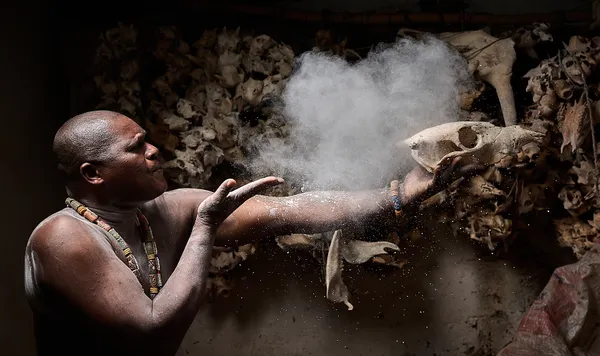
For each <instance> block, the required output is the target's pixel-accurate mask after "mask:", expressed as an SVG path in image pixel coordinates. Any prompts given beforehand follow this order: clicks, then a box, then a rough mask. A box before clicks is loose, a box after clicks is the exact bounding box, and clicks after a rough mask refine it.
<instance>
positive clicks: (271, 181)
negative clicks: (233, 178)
mask: <svg viewBox="0 0 600 356" xmlns="http://www.w3.org/2000/svg"><path fill="white" fill-rule="evenodd" d="M284 182H285V181H284V180H283V178H279V177H266V178H262V179H258V180H255V181H254V182H251V183H248V184H246V185H244V186H243V187H239V188H238V189H236V190H235V191H233V192H232V193H231V197H232V198H233V199H235V200H238V201H240V202H243V201H246V200H248V199H250V198H251V197H253V196H254V195H256V194H258V193H260V192H262V191H264V190H265V189H267V188H270V187H274V186H277V185H280V184H283V183H284Z"/></svg>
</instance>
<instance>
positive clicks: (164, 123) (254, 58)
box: [145, 28, 294, 188]
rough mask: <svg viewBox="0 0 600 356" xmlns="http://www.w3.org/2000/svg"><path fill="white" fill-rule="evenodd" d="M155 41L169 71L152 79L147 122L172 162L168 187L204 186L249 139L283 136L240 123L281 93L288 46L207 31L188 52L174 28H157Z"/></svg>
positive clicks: (264, 126)
mask: <svg viewBox="0 0 600 356" xmlns="http://www.w3.org/2000/svg"><path fill="white" fill-rule="evenodd" d="M159 37H160V38H159V39H158V42H157V44H156V49H155V51H154V55H155V57H156V58H157V59H158V60H160V61H161V62H162V63H164V64H165V65H166V72H165V73H164V74H163V75H161V76H159V77H158V78H156V79H155V80H154V83H153V88H154V89H155V91H156V94H157V95H156V96H155V97H154V98H152V100H151V101H150V103H149V107H148V110H147V113H146V117H145V120H146V121H145V123H146V127H148V129H149V132H150V136H151V138H153V140H154V141H155V142H157V143H158V144H159V145H161V146H162V147H163V149H164V150H165V151H168V152H170V153H171V154H172V156H173V159H172V160H170V161H169V162H167V163H166V165H165V169H166V172H167V174H169V176H170V178H171V180H172V181H174V182H175V183H177V184H178V185H180V186H184V187H192V188H200V187H206V186H207V183H208V182H209V179H210V178H211V175H212V172H213V169H212V168H213V167H215V166H217V165H219V164H221V163H222V162H224V161H226V162H231V163H236V162H240V161H242V160H243V159H244V157H245V155H246V154H247V151H248V150H249V149H250V147H251V146H252V144H253V142H252V140H261V142H262V141H264V140H269V138H271V137H282V136H284V135H283V133H282V132H280V131H281V125H272V122H270V121H268V120H266V121H264V120H261V121H259V123H258V125H257V126H252V127H251V126H250V125H243V123H242V121H241V120H240V117H239V116H240V113H241V112H243V111H244V110H249V109H250V108H252V107H259V106H261V105H262V104H263V103H264V102H265V101H267V100H269V99H270V98H271V97H273V96H276V95H278V94H280V93H281V91H282V89H283V86H284V85H285V81H286V79H287V78H288V77H289V75H290V74H291V71H292V65H293V60H294V52H293V51H292V49H291V48H290V47H289V46H287V45H284V44H279V43H277V42H275V41H274V40H273V39H272V38H270V37H269V36H267V35H260V36H256V37H252V36H243V37H242V36H240V31H239V29H237V30H235V31H228V30H227V29H223V31H221V32H217V30H211V31H205V32H204V34H203V35H202V37H201V38H200V39H199V40H197V41H196V42H194V43H193V45H192V46H190V45H188V44H187V43H186V42H185V41H184V40H183V39H182V38H181V36H180V35H179V34H178V33H177V31H176V29H175V28H161V29H160V36H159ZM274 144H276V143H274ZM246 146H247V147H246Z"/></svg>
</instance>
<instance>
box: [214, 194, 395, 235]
mask: <svg viewBox="0 0 600 356" xmlns="http://www.w3.org/2000/svg"><path fill="white" fill-rule="evenodd" d="M376 218H381V221H382V223H386V224H391V223H392V222H393V221H394V210H393V203H392V199H391V195H390V193H389V191H388V190H386V189H380V190H373V191H365V192H341V191H322V192H308V193H302V194H297V195H293V196H289V197H269V196H256V197H254V198H252V199H250V200H248V201H247V202H246V203H244V204H243V205H242V206H241V207H240V208H239V209H238V210H236V211H235V212H234V213H233V214H232V215H231V216H230V217H229V218H228V221H227V223H226V224H223V225H222V226H221V228H220V229H219V232H218V235H217V241H216V242H215V243H216V244H220V245H227V244H244V243H248V242H251V241H253V240H256V239H260V238H266V237H272V236H281V235H287V234H291V233H306V234H311V233H319V232H325V231H331V230H335V229H339V228H348V227H352V226H357V225H359V224H362V223H365V222H367V221H372V220H373V219H376Z"/></svg>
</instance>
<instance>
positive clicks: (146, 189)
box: [97, 116, 167, 203]
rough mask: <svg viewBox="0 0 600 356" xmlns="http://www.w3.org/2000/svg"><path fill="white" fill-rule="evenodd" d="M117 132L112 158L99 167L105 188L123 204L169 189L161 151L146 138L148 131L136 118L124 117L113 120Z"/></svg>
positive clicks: (112, 144) (112, 126) (115, 133)
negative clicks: (136, 121)
mask: <svg viewBox="0 0 600 356" xmlns="http://www.w3.org/2000/svg"><path fill="white" fill-rule="evenodd" d="M110 129H111V131H112V133H113V134H114V140H113V141H112V143H111V145H110V147H107V150H109V153H110V157H112V158H113V159H111V160H110V161H108V162H106V163H105V164H102V165H100V166H98V167H97V170H98V174H99V175H100V177H101V178H102V181H103V186H104V189H105V190H106V193H107V194H108V195H109V196H110V197H115V199H116V200H118V201H119V202H122V203H141V202H146V201H149V200H152V199H154V198H156V197H158V196H160V195H161V194H162V193H164V192H165V190H166V189H167V181H166V179H165V177H164V174H163V170H162V169H161V168H160V167H161V166H160V163H161V162H160V158H159V151H158V149H157V148H156V147H154V146H153V145H151V144H149V143H148V142H146V141H145V137H146V132H145V131H144V130H143V129H142V128H141V127H140V126H139V125H138V124H136V123H135V121H133V120H131V119H129V118H127V117H125V116H121V117H119V118H118V119H117V120H115V121H113V123H111V127H110Z"/></svg>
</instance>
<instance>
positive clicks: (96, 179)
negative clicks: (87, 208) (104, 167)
mask: <svg viewBox="0 0 600 356" xmlns="http://www.w3.org/2000/svg"><path fill="white" fill-rule="evenodd" d="M79 173H81V176H82V177H83V179H85V180H86V181H87V182H88V183H91V184H101V183H102V182H104V180H103V179H102V177H100V173H99V172H98V169H97V168H96V167H95V166H94V165H93V164H91V163H88V162H86V163H84V164H82V165H81V167H79Z"/></svg>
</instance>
